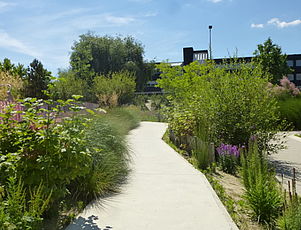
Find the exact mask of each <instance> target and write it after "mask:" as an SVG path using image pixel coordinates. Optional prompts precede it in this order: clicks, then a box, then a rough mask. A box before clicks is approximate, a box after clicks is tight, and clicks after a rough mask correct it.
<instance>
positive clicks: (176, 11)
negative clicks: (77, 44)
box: [0, 0, 301, 74]
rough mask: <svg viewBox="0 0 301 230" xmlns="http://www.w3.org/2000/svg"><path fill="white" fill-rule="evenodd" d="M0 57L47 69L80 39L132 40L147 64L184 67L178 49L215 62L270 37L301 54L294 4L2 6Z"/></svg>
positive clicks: (161, 1) (42, 0)
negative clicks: (201, 52) (206, 52)
mask: <svg viewBox="0 0 301 230" xmlns="http://www.w3.org/2000/svg"><path fill="white" fill-rule="evenodd" d="M0 15H1V16H0V59H1V60H3V58H5V57H7V58H9V59H11V60H12V61H13V62H14V63H21V64H25V65H26V66H27V65H28V64H29V63H30V62H31V61H32V60H33V59H34V58H37V59H39V60H41V61H42V63H43V64H44V66H45V67H46V68H47V69H49V70H50V71H52V72H54V74H55V73H56V72H57V69H58V68H67V67H68V66H69V56H70V52H71V46H72V44H73V42H74V41H75V40H78V36H79V35H80V34H83V33H86V32H88V31H92V32H95V33H96V34H98V35H101V36H102V35H112V36H115V35H124V36H125V35H131V36H133V37H135V38H136V39H137V40H138V41H140V42H141V43H142V44H143V45H144V48H145V59H147V60H152V59H154V58H155V60H156V61H162V60H169V61H182V48H183V47H188V46H192V47H194V49H207V48H208V25H213V30H212V48H213V57H215V58H218V57H227V56H229V54H231V55H232V54H234V53H235V52H236V50H237V52H238V55H239V56H250V55H252V53H253V52H254V50H255V49H256V47H257V46H256V45H257V44H259V43H262V42H264V41H265V40H266V39H267V38H268V37H269V36H270V37H271V38H272V40H273V41H274V42H275V43H276V44H278V45H280V46H281V47H282V50H283V52H285V53H287V54H293V53H301V1H300V0H287V1H284V0H252V1H251V0H249V1H247V0H181V1H180V0H106V1H104V0H86V1H84V0H72V1H71V0H61V1H58V0H0Z"/></svg>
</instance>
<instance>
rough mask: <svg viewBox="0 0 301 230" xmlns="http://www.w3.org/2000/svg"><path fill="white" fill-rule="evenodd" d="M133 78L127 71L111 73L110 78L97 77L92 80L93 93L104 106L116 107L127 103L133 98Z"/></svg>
mask: <svg viewBox="0 0 301 230" xmlns="http://www.w3.org/2000/svg"><path fill="white" fill-rule="evenodd" d="M135 86H136V84H135V76H134V74H133V73H131V72H128V71H122V72H116V73H112V74H111V76H110V75H108V76H98V77H95V79H94V92H95V95H96V97H97V98H98V100H99V103H100V104H101V105H104V106H111V107H114V106H117V105H120V104H125V103H128V102H129V101H130V100H131V99H132V98H133V96H134V92H135Z"/></svg>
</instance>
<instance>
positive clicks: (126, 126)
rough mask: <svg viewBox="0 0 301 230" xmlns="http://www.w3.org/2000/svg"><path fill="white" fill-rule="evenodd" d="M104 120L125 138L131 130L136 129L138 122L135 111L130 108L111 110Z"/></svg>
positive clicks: (133, 108)
mask: <svg viewBox="0 0 301 230" xmlns="http://www.w3.org/2000/svg"><path fill="white" fill-rule="evenodd" d="M104 119H105V121H107V122H108V123H109V124H110V125H111V126H112V128H113V129H114V130H117V132H118V133H119V134H120V135H121V136H125V135H126V134H128V132H129V131H130V130H131V129H134V128H136V127H138V126H139V121H140V118H139V114H138V113H137V109H136V108H135V107H132V106H128V107H116V108H112V109H110V110H109V111H108V114H107V115H106V116H104Z"/></svg>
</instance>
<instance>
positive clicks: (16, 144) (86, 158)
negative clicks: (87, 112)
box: [0, 98, 91, 199]
mask: <svg viewBox="0 0 301 230" xmlns="http://www.w3.org/2000/svg"><path fill="white" fill-rule="evenodd" d="M73 102H74V101H73V100H69V101H68V102H67V103H63V102H61V104H57V105H55V104H52V103H53V102H52V101H43V100H37V99H30V98H29V99H25V100H23V101H21V102H20V103H21V105H22V106H23V107H24V111H19V112H21V113H22V120H21V121H18V120H15V119H13V115H14V113H15V110H14V106H13V105H11V106H9V107H7V108H6V113H4V114H1V117H2V122H1V123H0V151H1V152H0V153H1V162H0V166H1V177H0V181H1V183H3V182H5V181H7V178H8V177H10V176H12V175H14V174H16V175H17V177H22V178H23V180H24V185H25V186H37V185H39V184H40V183H41V181H43V183H44V184H45V186H46V187H47V188H48V189H50V190H52V189H53V190H54V191H53V198H54V199H58V198H59V197H63V196H64V194H65V193H66V192H67V191H66V185H67V184H68V183H70V181H72V180H73V179H75V178H76V177H78V176H82V175H84V174H86V173H87V172H88V171H89V168H90V165H91V156H90V151H89V149H88V148H87V146H86V142H85V140H84V138H83V136H84V130H83V128H84V127H85V122H84V121H83V120H81V119H79V118H75V117H74V118H69V117H66V118H62V119H61V121H60V122H59V123H58V122H57V118H58V117H57V116H58V115H59V113H60V112H61V109H62V107H63V106H66V105H68V104H69V103H73ZM69 106H72V104H71V105H70V104H69ZM47 107H49V108H48V109H47ZM75 107H77V106H75Z"/></svg>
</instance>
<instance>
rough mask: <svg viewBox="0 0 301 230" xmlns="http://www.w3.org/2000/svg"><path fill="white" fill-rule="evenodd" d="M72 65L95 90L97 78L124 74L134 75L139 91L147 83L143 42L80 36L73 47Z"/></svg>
mask: <svg viewBox="0 0 301 230" xmlns="http://www.w3.org/2000/svg"><path fill="white" fill-rule="evenodd" d="M71 49H72V54H71V57H70V64H71V68H72V70H73V71H74V72H75V73H76V75H77V76H78V77H80V78H81V79H84V80H86V81H87V83H88V85H89V86H90V87H91V86H92V85H93V79H94V78H95V76H99V75H106V76H110V74H111V73H114V72H120V71H130V72H134V73H135V75H136V82H137V83H138V86H137V88H138V89H139V88H142V87H143V84H144V83H145V81H146V80H145V76H144V63H143V53H144V49H143V46H142V45H141V43H139V42H138V41H136V40H135V39H134V38H133V37H130V36H127V37H124V38H122V37H110V36H103V37H100V36H97V35H94V34H92V33H86V34H82V35H80V38H79V41H76V42H74V44H73V46H72V48H71Z"/></svg>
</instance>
